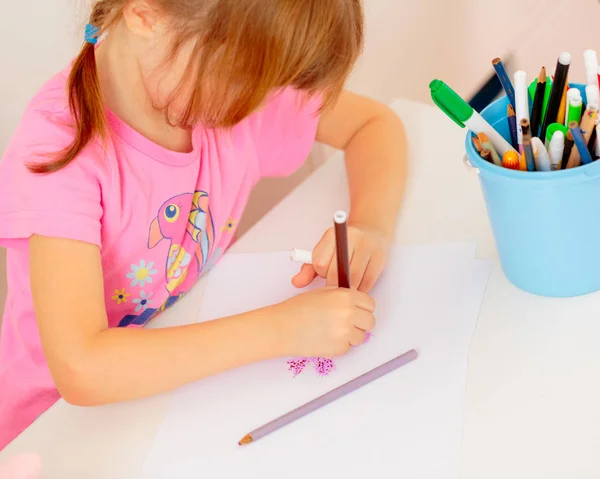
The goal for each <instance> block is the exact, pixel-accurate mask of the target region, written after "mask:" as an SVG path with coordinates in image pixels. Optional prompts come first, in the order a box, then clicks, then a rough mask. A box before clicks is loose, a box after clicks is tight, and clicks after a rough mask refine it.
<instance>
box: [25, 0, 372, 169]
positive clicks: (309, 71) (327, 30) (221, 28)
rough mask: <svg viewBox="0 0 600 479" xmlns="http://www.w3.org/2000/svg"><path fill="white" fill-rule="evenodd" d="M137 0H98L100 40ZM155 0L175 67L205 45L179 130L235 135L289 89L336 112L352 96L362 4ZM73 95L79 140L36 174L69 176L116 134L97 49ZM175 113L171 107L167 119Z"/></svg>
mask: <svg viewBox="0 0 600 479" xmlns="http://www.w3.org/2000/svg"><path fill="white" fill-rule="evenodd" d="M128 1H129V0H99V1H96V2H95V4H94V7H93V11H92V14H91V16H90V19H89V23H90V24H91V25H93V26H95V27H96V28H98V29H99V31H100V34H103V33H105V32H108V31H109V30H110V28H111V27H113V26H114V25H115V24H117V23H118V22H119V20H120V18H121V14H122V12H123V8H124V7H125V5H126V4H127V2H128ZM153 2H154V4H156V7H157V8H158V9H159V11H162V12H163V13H164V14H165V17H166V18H168V19H169V21H170V22H171V25H170V26H171V27H172V30H173V31H174V32H177V33H176V36H175V37H174V41H173V44H172V48H171V50H170V55H169V58H167V59H165V65H168V62H169V61H170V60H172V59H174V58H175V57H176V56H177V54H178V53H179V52H180V51H181V48H182V47H183V45H185V44H187V43H188V42H190V41H191V42H195V43H194V51H193V54H192V61H190V63H189V64H188V66H187V71H186V74H185V75H184V77H183V78H184V79H187V81H186V82H185V84H184V83H183V82H182V84H181V85H180V86H179V88H178V89H177V91H176V92H174V94H173V98H175V97H176V96H177V95H178V94H181V93H182V92H185V94H188V95H189V101H188V102H187V105H186V107H185V108H184V111H183V114H182V115H180V117H179V118H178V119H177V122H176V123H177V126H182V127H189V126H191V125H193V124H196V123H199V122H201V123H203V124H205V125H207V126H209V127H212V128H219V127H220V128H227V127H231V126H233V125H235V124H237V123H239V122H240V121H241V120H243V119H244V118H245V117H247V116H248V115H250V114H251V113H252V112H253V111H255V110H256V109H257V108H258V107H259V106H260V105H261V103H262V102H263V101H264V100H265V98H266V97H267V95H268V94H269V93H271V92H273V91H275V90H277V89H279V88H282V87H287V86H292V87H295V88H297V89H299V90H302V91H305V92H307V94H309V95H312V94H317V93H318V94H321V95H322V96H323V107H327V106H329V105H331V104H332V103H333V102H334V101H335V99H336V98H337V96H338V95H339V93H340V92H341V90H342V89H343V85H344V83H345V81H346V79H347V77H348V75H349V73H350V72H351V70H352V68H353V65H354V63H355V61H356V60H357V58H358V56H359V54H360V51H361V48H362V44H363V10H362V0H153ZM190 78H191V79H193V82H191V83H190V82H189V79H190ZM189 85H192V87H191V91H190V87H189ZM207 85H210V87H209V88H207ZM68 89H69V106H70V109H71V112H72V115H73V118H74V120H75V129H76V135H75V139H74V141H73V143H71V145H69V146H68V147H67V148H66V149H65V150H64V151H62V152H61V153H60V155H59V157H58V158H57V159H56V160H55V161H52V162H50V163H45V164H36V165H32V166H31V169H32V171H34V172H36V173H49V172H53V171H57V170H60V169H61V168H64V167H65V166H67V165H68V164H69V163H70V162H71V161H73V160H74V159H75V157H76V156H77V155H78V154H79V153H80V152H81V150H82V149H83V148H84V147H85V146H86V145H87V144H88V142H89V141H90V140H92V138H94V137H96V136H99V137H105V136H106V118H105V113H104V111H105V110H104V105H103V102H102V95H101V92H100V84H99V81H98V74H97V70H96V59H95V47H94V45H93V44H91V43H85V44H84V46H83V47H82V50H81V52H80V53H79V56H78V57H77V59H76V60H75V62H74V64H73V68H72V70H71V74H70V78H69V84H68ZM190 93H191V94H190ZM168 110H169V105H167V108H166V111H165V114H166V115H167V118H169V114H168Z"/></svg>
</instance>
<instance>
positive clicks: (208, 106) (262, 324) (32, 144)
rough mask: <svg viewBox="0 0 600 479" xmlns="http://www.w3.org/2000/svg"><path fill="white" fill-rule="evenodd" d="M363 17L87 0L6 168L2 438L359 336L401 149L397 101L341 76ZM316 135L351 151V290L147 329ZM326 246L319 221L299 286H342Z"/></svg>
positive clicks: (280, 8)
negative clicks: (377, 97) (60, 407)
mask: <svg viewBox="0 0 600 479" xmlns="http://www.w3.org/2000/svg"><path fill="white" fill-rule="evenodd" d="M362 22H363V18H362V10H361V3H360V0H185V1H182V0H101V1H96V2H95V5H94V8H93V12H92V15H91V17H90V20H89V25H88V26H87V28H86V36H85V39H86V42H85V44H84V46H83V48H82V50H81V52H80V54H79V56H78V57H77V59H76V60H75V61H74V63H73V64H72V65H69V67H68V69H66V70H65V71H63V72H62V73H59V74H58V75H56V76H55V77H54V78H52V79H51V80H50V81H49V82H48V83H46V84H45V86H43V87H42V89H41V91H40V92H39V93H38V94H37V95H36V96H35V98H34V99H33V101H32V102H31V103H30V105H29V106H28V108H27V110H26V112H25V114H24V117H23V119H22V121H21V124H20V126H19V127H18V129H17V132H16V134H15V136H14V138H13V140H12V142H11V144H10V145H9V147H8V148H7V150H6V152H5V154H4V157H3V161H2V163H1V164H0V191H2V194H1V195H0V245H2V246H5V247H8V248H9V252H8V279H9V292H8V301H7V305H6V310H5V313H4V320H3V331H2V339H1V341H2V343H1V347H0V391H2V394H1V396H0V449H1V448H2V447H4V446H5V445H6V444H7V443H8V442H9V441H11V440H12V439H13V438H14V437H15V436H16V435H17V434H19V433H20V432H21V431H23V430H24V429H25V428H26V427H27V426H28V425H30V424H31V423H32V422H33V421H34V420H35V419H36V418H37V417H38V416H39V415H40V414H41V413H42V412H44V411H45V410H46V409H48V407H50V406H51V405H52V404H53V403H54V402H55V401H57V400H58V399H59V398H60V397H63V398H64V399H65V400H66V401H68V402H70V403H72V404H76V405H90V406H91V405H98V404H106V403H111V402H115V401H124V400H129V399H134V398H140V397H143V396H147V395H151V394H155V393H159V392H161V391H166V390H169V389H172V388H175V387H178V386H180V385H183V384H185V383H189V382H192V381H196V380H199V379H201V378H204V377H206V376H209V375H213V374H216V373H219V372H221V371H224V370H227V369H230V368H235V367H238V366H241V365H245V364H248V363H251V362H254V361H260V360H265V359H270V358H275V357H280V356H326V357H331V356H336V355H340V354H343V353H345V352H346V351H347V350H348V349H349V348H350V347H351V345H358V344H361V343H362V342H363V340H364V339H365V333H366V332H367V331H369V330H370V329H371V328H373V326H374V316H373V311H374V303H373V300H372V299H371V298H370V297H369V296H368V291H369V290H370V288H371V287H372V286H373V284H374V283H375V281H376V279H377V277H378V276H379V274H380V273H381V271H382V269H383V268H384V266H385V262H386V257H387V252H388V248H389V245H390V243H391V239H392V234H393V231H394V228H395V220H396V217H397V214H398V209H399V204H400V199H401V196H402V190H403V185H404V178H405V163H406V162H405V159H406V150H405V141H404V133H403V128H402V125H401V123H400V120H399V119H398V118H397V117H396V115H394V114H393V113H392V112H391V111H390V110H388V109H387V108H386V107H384V106H382V105H380V104H378V103H376V102H373V101H371V100H368V99H365V98H363V97H360V96H357V95H353V94H350V93H347V92H343V91H342V88H343V84H344V82H345V80H346V78H347V76H348V74H349V72H350V71H351V69H352V67H353V64H354V62H355V61H356V59H357V56H358V54H359V51H360V48H361V45H362V41H363V23H362ZM100 36H101V37H102V38H101V39H100V38H99V37H100ZM99 40H101V41H99ZM315 138H316V139H317V140H319V141H321V142H324V143H326V144H329V145H332V146H333V147H336V148H340V149H344V150H345V152H346V160H347V170H348V178H349V184H350V192H351V215H350V229H349V236H350V246H351V255H352V260H351V283H352V286H353V289H351V290H340V289H337V288H333V287H326V288H323V289H320V290H317V291H313V292H308V293H304V294H300V295H298V296H297V297H294V298H292V299H290V300H288V301H285V302H283V303H281V304H277V305H273V306H271V307H267V308H264V309H261V310H257V311H250V312H248V313H245V314H240V315H236V316H233V317H228V318H222V319H219V320H216V321H211V322H207V323H201V324H194V325H190V326H184V327H173V328H169V329H144V328H140V326H143V325H144V324H146V323H147V322H148V321H149V320H150V319H151V318H153V317H154V316H156V315H157V314H159V313H160V312H161V311H163V310H164V309H166V308H169V307H170V306H172V305H173V304H174V303H175V302H177V301H178V300H179V299H181V297H182V296H183V295H184V294H185V293H187V292H188V291H189V290H190V288H191V287H192V286H193V285H194V283H195V282H196V281H197V279H198V278H199V277H200V276H201V275H202V274H203V272H205V271H207V270H208V269H209V268H210V267H211V266H212V265H214V264H215V262H216V261H218V259H219V258H220V257H221V255H222V254H223V252H224V251H225V250H226V249H227V247H228V246H229V245H230V243H231V241H232V238H233V235H234V230H235V225H236V223H237V221H238V220H239V218H240V217H241V215H242V211H243V209H244V206H245V204H246V201H247V199H248V195H249V193H250V191H251V189H252V188H253V186H254V185H255V184H256V183H257V181H258V180H259V179H260V178H261V177H266V176H281V175H288V174H290V173H292V172H293V171H294V170H296V169H297V168H298V167H299V166H300V165H301V163H302V162H303V161H304V159H305V158H306V156H307V155H308V153H309V150H310V148H311V145H312V144H313V142H314V140H315ZM334 252H335V248H334V235H333V234H332V232H331V231H328V232H326V233H325V235H324V236H323V238H322V240H321V241H320V242H319V243H318V245H317V246H316V248H315V250H314V263H315V265H314V267H313V266H304V267H303V268H302V270H301V271H300V273H299V274H298V275H297V276H296V277H295V278H293V282H294V284H295V286H297V287H298V288H302V287H305V286H307V285H308V284H310V283H311V282H312V280H313V279H314V278H315V277H316V276H317V275H318V276H321V277H324V278H327V279H328V283H329V284H330V285H334V284H335V276H336V271H335V260H334ZM257 277H258V280H260V272H257Z"/></svg>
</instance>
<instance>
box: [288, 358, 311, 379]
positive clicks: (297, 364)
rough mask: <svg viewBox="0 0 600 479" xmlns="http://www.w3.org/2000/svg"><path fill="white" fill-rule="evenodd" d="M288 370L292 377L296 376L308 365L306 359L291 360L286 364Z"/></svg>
mask: <svg viewBox="0 0 600 479" xmlns="http://www.w3.org/2000/svg"><path fill="white" fill-rule="evenodd" d="M287 363H288V370H290V371H291V372H292V373H294V377H296V376H298V374H300V373H301V372H302V371H304V368H305V367H306V365H307V364H308V359H303V358H299V359H291V360H289V361H288V362H287Z"/></svg>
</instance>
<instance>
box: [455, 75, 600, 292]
mask: <svg viewBox="0 0 600 479" xmlns="http://www.w3.org/2000/svg"><path fill="white" fill-rule="evenodd" d="M573 86H574V87H577V88H579V89H580V90H581V91H582V94H583V97H584V99H585V89H584V87H582V86H581V85H573ZM507 105H508V100H507V99H506V97H503V98H501V99H499V100H497V101H495V102H494V103H492V104H491V105H489V106H488V107H487V108H486V109H485V110H483V111H482V112H481V115H482V116H483V117H484V118H485V119H486V120H487V121H488V122H489V123H490V124H491V125H492V126H494V127H495V128H496V130H498V132H499V133H500V134H501V135H503V136H504V137H505V138H506V139H508V140H509V141H510V133H509V130H508V122H507V120H506V109H507ZM472 137H473V134H472V133H471V132H469V133H468V134H467V138H466V151H467V158H468V160H469V162H470V163H471V165H472V166H473V167H475V168H477V169H478V170H479V178H480V181H481V188H482V190H483V196H484V198H485V202H486V206H487V212H488V215H489V219H490V223H491V226H492V230H493V233H494V239H495V242H496V247H497V249H498V254H499V256H500V262H501V264H502V269H503V270H504V274H505V275H506V277H507V278H508V279H509V280H510V281H511V282H512V283H513V284H514V285H515V286H517V287H518V288H521V289H523V290H525V291H527V292H530V293H533V294H537V295H541V296H553V297H569V296H579V295H583V294H587V293H591V292H594V291H598V290H600V160H598V161H594V162H592V163H591V164H589V165H586V166H580V167H578V168H571V169H568V170H561V171H551V172H525V171H515V170H509V169H506V168H502V167H499V166H496V165H494V164H492V163H488V162H487V161H485V160H483V159H482V158H481V157H480V156H479V154H478V153H477V150H476V149H475V148H474V146H473V142H472V140H471V139H472Z"/></svg>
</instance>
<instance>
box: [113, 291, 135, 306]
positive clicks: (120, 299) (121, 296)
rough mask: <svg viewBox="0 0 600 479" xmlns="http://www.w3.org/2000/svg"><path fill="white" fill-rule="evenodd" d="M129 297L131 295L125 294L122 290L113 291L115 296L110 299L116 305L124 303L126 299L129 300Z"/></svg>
mask: <svg viewBox="0 0 600 479" xmlns="http://www.w3.org/2000/svg"><path fill="white" fill-rule="evenodd" d="M129 296H131V294H129V293H126V292H125V288H123V289H121V290H118V289H115V295H114V296H113V297H112V299H113V300H114V301H116V302H117V304H121V303H126V302H127V298H129Z"/></svg>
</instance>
